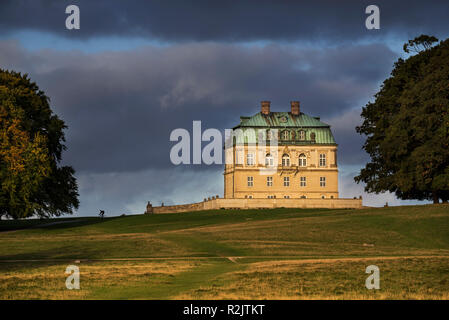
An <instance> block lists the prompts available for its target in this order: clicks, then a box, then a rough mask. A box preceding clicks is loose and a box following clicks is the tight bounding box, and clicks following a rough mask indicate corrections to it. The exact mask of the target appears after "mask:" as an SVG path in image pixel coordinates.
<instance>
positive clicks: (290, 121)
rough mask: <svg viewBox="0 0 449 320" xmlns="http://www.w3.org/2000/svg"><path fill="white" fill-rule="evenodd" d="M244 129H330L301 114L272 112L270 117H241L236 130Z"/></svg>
mask: <svg viewBox="0 0 449 320" xmlns="http://www.w3.org/2000/svg"><path fill="white" fill-rule="evenodd" d="M243 127H278V128H279V127H294V128H305V127H329V125H328V124H327V123H324V122H321V121H320V120H319V118H318V119H317V118H314V117H311V116H308V115H306V114H304V113H301V114H300V115H299V116H294V115H292V114H291V113H290V112H271V113H270V114H269V115H264V114H262V113H260V112H259V113H256V114H255V115H254V116H252V117H240V124H239V125H238V126H236V128H243Z"/></svg>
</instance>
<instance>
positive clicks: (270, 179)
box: [267, 177, 273, 187]
mask: <svg viewBox="0 0 449 320" xmlns="http://www.w3.org/2000/svg"><path fill="white" fill-rule="evenodd" d="M271 186H273V177H267V187H271Z"/></svg>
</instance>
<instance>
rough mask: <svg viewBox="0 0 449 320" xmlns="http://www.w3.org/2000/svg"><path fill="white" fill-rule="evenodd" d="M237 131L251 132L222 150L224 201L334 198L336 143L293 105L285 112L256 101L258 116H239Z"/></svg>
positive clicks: (317, 122)
mask: <svg viewBox="0 0 449 320" xmlns="http://www.w3.org/2000/svg"><path fill="white" fill-rule="evenodd" d="M237 129H238V130H241V131H242V132H250V131H253V132H254V138H251V139H249V140H245V138H244V139H243V140H242V141H243V143H240V144H239V143H236V142H233V143H232V146H228V148H227V149H226V164H225V171H224V198H226V199H245V198H246V199H251V198H252V199H267V198H276V199H284V198H290V199H301V198H307V199H337V198H338V166H337V144H336V142H335V140H334V137H333V135H332V132H331V130H330V126H329V125H328V124H326V123H323V122H321V121H320V118H319V117H311V116H308V115H306V114H304V113H302V112H300V105H299V102H298V101H292V102H291V112H271V111H270V102H269V101H262V103H261V112H260V113H257V114H256V115H254V116H252V117H240V124H239V125H237V126H236V127H235V128H234V130H237ZM245 130H246V131H245ZM273 130H274V131H273ZM261 133H262V134H264V135H260V134H261ZM268 137H270V138H268ZM272 137H276V143H273V142H272V141H271V140H270V139H272ZM229 141H231V140H229ZM236 141H237V140H236ZM259 142H264V143H263V144H264V145H265V144H266V145H268V146H266V147H264V146H260V145H258V143H259ZM270 145H271V147H270Z"/></svg>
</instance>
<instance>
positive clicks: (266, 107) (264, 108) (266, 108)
mask: <svg viewBox="0 0 449 320" xmlns="http://www.w3.org/2000/svg"><path fill="white" fill-rule="evenodd" d="M270 103H271V102H270V101H262V102H261V103H260V105H261V110H260V112H261V113H262V114H265V115H269V114H270Z"/></svg>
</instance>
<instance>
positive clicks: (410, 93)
mask: <svg viewBox="0 0 449 320" xmlns="http://www.w3.org/2000/svg"><path fill="white" fill-rule="evenodd" d="M435 41H437V39H436V38H434V37H429V36H424V35H423V36H420V37H417V38H415V39H413V40H410V41H409V44H408V45H407V44H406V45H404V50H405V51H406V52H408V48H409V47H410V46H413V47H414V48H420V49H421V50H420V51H418V53H417V54H416V55H414V56H410V57H409V58H408V59H406V60H404V59H401V58H400V59H399V60H398V61H397V62H396V63H395V64H394V68H393V71H392V72H391V76H390V77H389V78H388V79H386V80H385V81H384V82H383V85H382V86H381V89H380V91H379V92H378V93H377V94H376V95H375V101H374V102H369V103H368V104H367V105H366V106H365V107H364V108H363V110H362V114H361V116H362V118H363V120H364V121H363V123H362V125H361V126H360V127H357V128H356V130H357V132H359V133H360V134H363V135H366V137H367V138H366V141H365V143H364V145H363V149H364V150H365V151H366V152H367V153H368V154H369V155H370V157H371V161H370V162H369V163H367V164H366V166H365V168H363V169H362V170H361V172H360V174H359V175H358V176H357V177H355V181H356V182H357V183H360V182H364V183H366V186H365V190H366V191H367V192H375V193H379V192H385V191H390V192H394V193H395V194H396V196H397V197H398V198H400V199H418V200H424V199H428V200H433V201H434V203H438V202H439V199H442V200H443V202H447V200H448V199H449V114H448V109H449V39H447V40H445V41H441V42H440V43H439V44H438V45H435V46H433V47H432V46H431V44H432V43H434V42H435Z"/></svg>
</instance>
